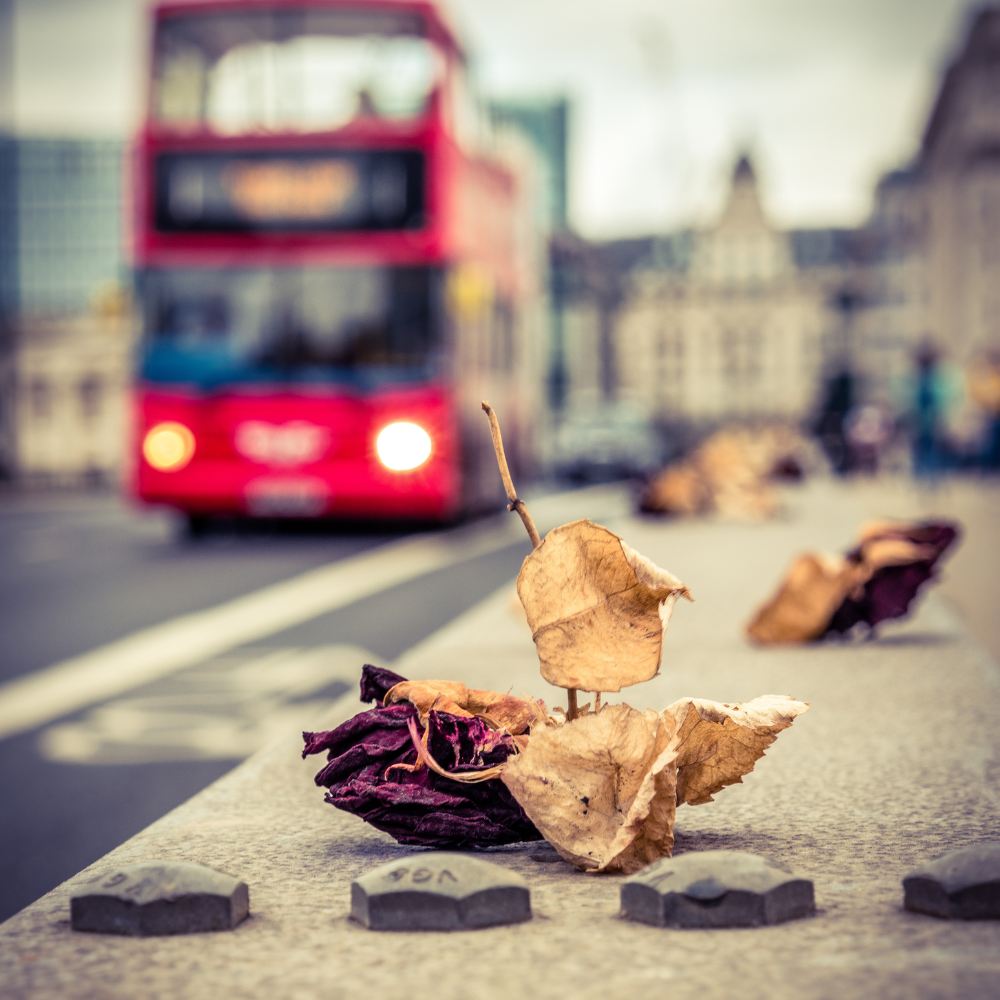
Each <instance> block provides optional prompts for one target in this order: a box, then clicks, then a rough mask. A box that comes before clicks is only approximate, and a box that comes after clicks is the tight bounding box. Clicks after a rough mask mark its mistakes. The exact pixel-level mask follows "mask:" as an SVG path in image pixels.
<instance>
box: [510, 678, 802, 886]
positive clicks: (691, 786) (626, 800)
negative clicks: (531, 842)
mask: <svg viewBox="0 0 1000 1000" xmlns="http://www.w3.org/2000/svg"><path fill="white" fill-rule="evenodd" d="M808 707H809V706H808V705H806V704H804V703H802V702H798V701H794V700H793V699H791V698H788V697H784V696H780V695H765V696H763V697H760V698H756V699H754V700H753V701H751V702H748V703H747V704H745V705H720V704H718V703H716V702H712V701H705V700H702V699H693V698H684V699H682V700H681V701H678V702H676V703H675V704H673V705H671V706H670V708H668V709H667V710H666V711H665V712H663V713H661V714H657V713H655V712H652V711H649V710H647V711H645V712H638V711H636V710H635V709H633V708H630V707H629V706H628V705H608V706H605V707H604V708H603V709H602V710H601V711H600V712H598V713H596V714H588V715H584V716H582V717H580V718H579V719H576V720H574V721H572V722H568V723H566V724H565V725H563V726H559V727H550V728H546V729H541V730H537V731H535V732H533V733H532V736H531V740H530V742H529V744H528V747H527V749H526V750H525V751H524V752H523V753H521V754H519V755H518V756H516V757H509V758H508V759H507V763H506V765H505V767H504V772H503V782H504V784H505V785H506V786H507V787H508V788H509V789H510V791H511V792H512V793H513V795H514V798H515V799H517V801H518V802H519V803H520V805H521V807H522V808H523V809H524V811H525V813H526V815H527V816H528V818H529V819H530V820H531V821H532V822H533V823H534V824H535V826H536V827H537V828H538V829H539V830H540V831H541V833H542V835H543V836H544V837H545V839H546V840H547V841H548V842H549V843H550V844H552V846H553V847H555V849H556V850H557V851H558V852H559V854H560V855H561V856H562V857H564V858H565V859H566V860H567V861H569V862H571V863H572V864H574V865H576V866H577V867H578V868H582V869H584V870H586V871H613V872H626V873H627V872H634V871H638V870H639V869H640V868H642V867H643V866H644V865H647V864H649V863H650V862H651V861H655V860H656V859H657V858H661V857H669V856H670V854H671V853H672V851H673V842H674V834H673V829H674V814H675V811H676V807H677V806H678V805H679V804H681V803H684V802H687V803H690V804H692V805H697V804H701V803H704V802H710V801H711V800H712V795H713V794H714V793H715V792H717V791H719V790H720V789H721V788H724V787H725V786H726V785H731V784H734V783H736V782H739V781H741V780H742V777H743V775H745V774H748V773H749V772H750V771H752V770H753V767H754V764H755V763H756V762H757V761H758V760H759V759H760V757H761V756H762V755H763V753H764V751H765V750H766V749H767V748H768V747H769V746H770V745H771V744H772V743H773V742H774V740H775V738H776V736H777V734H778V733H779V732H780V731H781V730H782V729H786V728H787V727H788V726H790V725H791V724H792V722H793V720H794V719H795V717H796V716H798V715H801V714H802V713H803V712H805V711H806V710H807V709H808Z"/></svg>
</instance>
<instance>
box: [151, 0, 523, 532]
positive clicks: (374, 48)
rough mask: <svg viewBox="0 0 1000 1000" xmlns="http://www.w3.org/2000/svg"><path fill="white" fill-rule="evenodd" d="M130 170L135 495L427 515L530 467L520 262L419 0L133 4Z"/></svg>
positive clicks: (508, 197)
mask: <svg viewBox="0 0 1000 1000" xmlns="http://www.w3.org/2000/svg"><path fill="white" fill-rule="evenodd" d="M151 65H152V73H151V87H150V98H149V113H148V115H147V119H146V122H145V125H144V127H143V129H142V132H141V135H140V137H139V140H138V147H137V155H136V157H135V162H136V170H135V176H134V193H135V200H134V206H135V225H134V231H135V239H134V250H135V264H136V283H137V293H138V301H139V303H140V305H141V311H142V328H143V334H142V341H141V346H140V350H139V364H138V371H137V379H136V386H135V410H136V423H135V426H136V429H137V433H136V441H135V463H134V470H135V471H134V476H133V482H134V490H135V493H136V495H137V496H138V497H139V498H141V499H142V500H144V501H147V502H150V503H157V504H168V505H171V506H173V507H175V508H178V509H179V510H181V511H184V512H185V513H187V514H188V515H189V516H190V517H191V518H192V519H193V520H195V521H197V520H199V519H202V518H204V516H206V515H209V514H213V513H245V514H250V515H258V516H344V517H366V518H367V517H406V518H421V519H450V518H452V517H454V516H456V515H458V514H460V513H462V512H463V511H468V510H472V509H475V508H476V507H478V506H481V505H482V504H483V503H484V502H487V501H492V500H494V499H495V498H496V495H497V493H496V491H497V475H496V469H495V465H494V462H493V456H492V449H491V448H490V445H489V436H488V433H487V429H486V424H485V421H484V420H483V419H482V416H481V414H479V413H478V412H477V410H478V401H479V399H481V398H483V397H486V398H490V399H491V401H492V402H493V403H494V405H496V406H497V408H498V409H499V410H500V411H501V413H502V417H503V420H504V431H505V438H507V439H509V440H510V449H509V451H510V458H511V460H512V462H513V463H514V464H515V466H517V465H521V466H522V467H524V466H529V465H530V463H531V460H532V454H533V445H532V437H533V435H532V429H533V427H535V426H536V424H537V414H536V407H537V406H538V405H539V396H540V394H539V392H538V391H537V388H536V385H537V374H536V373H537V372H539V371H540V370H541V367H542V365H541V361H540V359H539V358H538V356H537V354H538V350H539V344H540V341H541V337H540V331H539V328H538V327H539V324H540V317H541V310H540V308H539V302H540V299H539V295H540V292H539V289H540V287H541V285H540V282H541V275H540V274H539V264H540V254H538V253H537V250H536V240H535V234H534V232H533V228H532V205H531V203H530V183H529V174H528V172H527V171H519V170H518V169H516V168H515V167H512V166H511V161H510V158H509V157H508V158H505V157H504V156H502V155H501V154H498V153H497V152H496V151H495V148H494V151H493V152H484V151H483V150H484V149H489V148H490V147H489V145H488V143H486V141H485V140H484V139H483V134H482V132H481V128H480V125H481V123H480V119H478V117H477V116H476V114H475V112H474V110H473V108H474V105H473V104H472V103H471V101H469V99H468V96H467V92H466V88H465V78H464V58H463V55H462V52H461V49H460V47H459V45H458V43H457V42H456V39H455V37H454V35H453V34H452V32H451V31H450V30H449V27H448V25H447V23H446V22H445V21H444V20H443V18H442V17H441V15H440V13H439V11H438V10H437V9H436V8H435V7H434V6H433V5H432V4H430V3H427V2H423V0H197V2H195V0H182V2H170V3H164V4H161V5H160V6H158V7H157V8H155V10H154V14H153V41H152V60H151Z"/></svg>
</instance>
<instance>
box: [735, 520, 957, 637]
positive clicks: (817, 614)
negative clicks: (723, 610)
mask: <svg viewBox="0 0 1000 1000" xmlns="http://www.w3.org/2000/svg"><path fill="white" fill-rule="evenodd" d="M957 537H958V529H957V527H956V526H955V525H951V524H933V523H928V524H899V523H891V522H876V523H873V524H868V525H865V526H864V527H863V528H862V530H861V533H860V543H859V544H858V545H857V546H856V547H855V548H854V549H852V550H851V551H850V552H848V554H847V556H846V557H843V558H839V559H838V558H837V557H830V556H822V555H818V554H816V553H807V554H805V555H803V556H800V557H799V558H798V559H797V560H796V561H795V563H793V565H792V567H791V569H790V570H789V572H788V575H787V576H786V578H785V580H784V582H783V583H782V585H781V587H780V589H779V590H778V593H777V594H776V595H775V596H774V597H773V598H772V599H771V600H770V601H768V603H767V604H765V605H764V606H763V607H762V608H761V609H760V610H759V611H758V612H757V614H756V615H755V616H754V619H753V621H752V622H751V623H750V625H749V626H747V632H748V634H749V635H750V637H751V638H752V639H754V640H756V641H757V642H762V643H782V642H807V641H809V640H811V639H819V638H820V637H821V636H823V635H825V634H826V633H828V632H846V631H848V630H849V629H851V628H853V626H854V625H856V624H858V622H866V623H867V624H868V625H869V626H872V627H874V626H875V625H877V624H878V623H879V622H881V621H885V620H886V619H888V618H899V617H901V616H902V615H905V614H906V612H907V611H908V610H909V606H910V603H911V602H912V601H913V598H914V597H915V596H916V594H917V591H918V590H919V588H920V587H921V586H922V585H923V584H924V583H926V582H927V581H928V580H930V579H933V577H934V574H935V567H936V564H937V562H938V560H939V559H940V558H941V556H942V555H944V553H945V551H946V550H947V549H948V548H949V547H950V546H951V545H952V544H953V543H954V541H955V539H956V538H957Z"/></svg>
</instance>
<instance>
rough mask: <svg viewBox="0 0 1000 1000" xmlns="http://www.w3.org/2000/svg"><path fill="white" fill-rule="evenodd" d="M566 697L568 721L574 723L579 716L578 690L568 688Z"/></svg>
mask: <svg viewBox="0 0 1000 1000" xmlns="http://www.w3.org/2000/svg"><path fill="white" fill-rule="evenodd" d="M566 697H567V703H568V708H567V709H566V721H567V722H572V721H573V720H574V719H575V718H576V716H577V707H576V688H567V689H566Z"/></svg>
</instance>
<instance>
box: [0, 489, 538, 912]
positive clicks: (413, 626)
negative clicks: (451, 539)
mask: <svg viewBox="0 0 1000 1000" xmlns="http://www.w3.org/2000/svg"><path fill="white" fill-rule="evenodd" d="M489 526H490V524H489V522H484V524H483V528H484V530H486V529H488V528H489ZM408 530H409V531H412V529H405V528H396V529H393V528H391V527H390V528H386V529H373V528H371V527H370V526H369V527H367V528H362V527H357V526H348V527H340V528H335V527H329V528H326V529H319V530H315V529H309V528H302V529H299V530H294V529H291V530H290V529H288V528H287V527H281V526H271V527H268V526H260V525H258V526H254V527H246V526H243V527H240V526H223V527H222V528H221V529H217V530H215V531H213V532H210V533H209V534H208V535H207V536H206V537H203V538H199V539H190V538H187V537H185V536H184V534H183V533H182V532H180V531H179V529H178V527H177V525H176V524H174V523H173V522H172V521H171V519H170V517H169V516H168V515H164V514H158V513H152V514H150V513H142V512H138V511H135V510H133V509H130V508H128V507H126V506H125V505H123V504H122V503H120V502H119V501H117V500H116V499H113V498H94V497H90V498H87V497H70V496H67V497H63V498H58V497H48V498H40V499H39V500H37V501H36V502H31V501H30V499H29V498H23V497H22V498H18V499H8V500H6V501H5V502H2V503H0V635H2V636H3V640H2V644H0V682H4V681H8V680H10V679H13V678H18V677H26V676H28V675H31V674H33V673H36V672H38V671H40V670H44V668H46V667H49V666H51V665H52V664H54V663H57V662H59V661H61V660H64V659H66V658H68V657H72V656H76V655H79V654H82V653H86V652H88V651H90V650H92V649H95V648H97V647H100V646H102V645H103V644H105V643H109V642H113V641H114V640H116V639H120V638H122V637H123V636H126V635H129V634H131V633H133V632H136V631H137V630H141V629H143V628H148V627H150V626H152V625H156V624H158V623H161V622H165V621H169V620H171V619H173V618H175V617H177V616H180V615H184V614H186V613H188V612H191V611H196V610H200V609H203V608H206V607H212V606H214V605H217V604H220V603H222V602H224V601H227V600H230V599H232V598H236V597H239V596H241V595H244V594H248V593H251V592H254V591H257V590H259V589H260V588H262V587H266V586H267V585H269V584H273V583H276V582H278V581H282V580H286V579H289V578H292V577H295V576H297V575H298V574H301V573H303V572H305V571H308V570H310V569H312V568H314V567H317V566H320V565H324V564H329V563H335V562H337V561H339V560H342V559H344V558H346V557H349V556H354V555H357V554H359V553H363V552H365V551H366V550H368V549H372V548H375V547H376V546H379V545H383V544H386V543H389V542H392V541H394V540H396V539H399V538H401V537H403V536H404V535H405V534H406V532H407V531H408ZM476 530H477V529H476V528H475V527H474V528H473V529H472V531H473V533H475V531H476ZM526 551H527V542H526V540H525V541H518V542H516V543H515V544H505V545H502V546H501V547H500V548H498V549H496V550H495V551H492V552H490V553H488V554H485V555H481V556H479V557H475V558H472V559H469V560H465V561H459V562H457V563H456V564H454V565H449V566H447V567H446V568H443V569H438V570H436V571H432V572H430V573H427V574H424V575H422V576H420V577H418V578H416V579H413V580H410V581H409V582H406V583H403V584H400V585H398V586H395V587H391V588H390V589H387V590H383V591H381V592H379V593H377V594H375V595H373V596H369V597H366V598H363V599H361V600H358V601H356V602H355V603H353V604H350V605H348V606H346V607H341V608H339V609H337V610H335V611H332V612H330V613H328V614H325V615H321V616H320V617H317V618H313V619H311V620H309V621H307V622H305V623H304V624H301V625H298V626H296V627H294V628H291V629H288V630H286V631H284V632H281V633H278V634H275V635H273V636H268V637H267V638H266V641H263V642H260V643H255V644H252V645H249V646H243V647H240V648H237V649H234V650H232V651H229V652H227V653H226V654H224V655H221V656H214V657H209V658H207V659H206V660H205V661H204V662H201V663H198V664H196V665H194V666H192V667H190V668H188V669H186V670H183V671H180V672H179V673H176V674H174V675H171V676H169V677H166V678H162V679H160V680H158V681H155V682H152V683H148V684H145V685H141V686H139V687H137V688H135V689H134V690H130V691H128V692H126V693H125V694H124V695H122V696H120V697H116V698H111V699H108V700H107V701H105V702H104V703H102V704H98V705H91V706H87V707H86V708H83V709H81V710H80V711H78V712H76V713H74V714H73V715H70V716H68V717H65V718H62V719H50V720H48V721H47V722H46V724H45V725H43V726H40V727H39V728H38V729H36V730H34V731H31V732H25V733H21V734H19V735H16V736H13V737H11V738H9V739H6V740H3V741H2V742H0V800H2V801H3V803H4V807H3V809H2V811H0V920H3V919H6V918H7V917H8V916H10V915H11V914H13V913H15V912H17V911H18V910H19V909H21V908H22V907H23V906H25V905H27V904H28V903H29V902H31V901H32V900H34V899H36V898H37V897H39V896H40V895H42V894H43V893H45V892H47V891H48V890H49V889H51V888H53V887H54V886H55V885H57V884H58V883H60V882H61V881H63V880H64V879H66V878H68V877H69V876H70V875H72V874H74V873H75V872H77V871H79V870H80V869H81V868H83V867H84V866H86V865H88V864H90V863H92V862H93V861H94V860H95V859H96V858H98V857H100V856H101V855H103V854H105V853H106V852H107V851H109V850H111V849H112V848H113V847H115V846H116V845H117V844H119V843H121V842H122V841H123V840H125V839H127V838H128V837H130V836H132V835H133V834H134V833H136V832H137V831H139V830H141V829H142V828H143V827H145V826H147V825H148V824H149V823H150V822H152V821H153V820H155V819H156V818H157V817H159V816H161V815H163V814H164V813H165V812H167V811H169V810H170V809H172V808H173V807H175V806H176V805H178V804H180V803H181V802H183V801H185V800H186V799H188V798H190V796H191V795H193V794H194V793H196V792H197V791H199V790H200V789H201V788H203V787H205V786H206V785H208V784H209V783H211V782H212V781H214V780H215V779H216V778H218V777H219V776H221V775H222V774H224V773H225V772H226V771H228V770H229V769H231V768H232V767H233V766H234V765H235V764H236V763H238V762H239V761H240V760H242V759H243V758H244V757H246V756H248V755H249V754H250V753H252V752H253V751H254V750H256V749H257V748H258V747H259V746H261V745H263V744H264V743H266V742H267V741H268V740H269V738H271V737H272V736H273V735H274V733H276V732H278V731H281V729H282V727H285V728H287V727H288V726H298V728H301V727H302V726H306V725H309V724H310V718H311V717H312V715H313V714H314V713H315V712H316V711H317V710H318V709H319V708H321V707H322V706H324V705H327V704H329V700H330V699H331V698H335V697H337V696H339V695H343V694H345V693H346V692H347V691H348V690H349V689H353V686H354V684H355V682H356V677H357V674H358V669H359V667H360V663H361V662H362V661H363V660H364V659H372V660H375V661H376V662H385V663H389V662H391V661H392V660H393V659H395V657H397V656H399V655H400V654H401V653H402V652H404V651H405V650H406V649H409V648H410V647H411V646H413V645H414V644H415V643H417V642H419V641H420V640H421V639H423V638H424V637H425V636H427V635H430V634H431V633H432V632H434V631H435V630H437V629H438V628H440V627H441V626H443V625H444V624H446V623H447V622H448V621H450V620H451V619H452V618H454V617H455V616H456V615H458V614H460V613H462V612H463V611H465V610H466V609H467V608H469V607H471V606H472V605H474V604H476V603H477V602H478V601H480V600H482V599H483V598H484V597H485V596H486V595H488V594H489V593H491V592H492V591H494V590H495V589H496V588H497V587H498V586H501V585H502V584H503V583H504V582H505V581H506V580H508V579H512V578H513V577H514V576H515V575H516V573H517V570H518V567H519V565H520V562H521V560H522V559H523V558H524V555H525V554H526Z"/></svg>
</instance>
